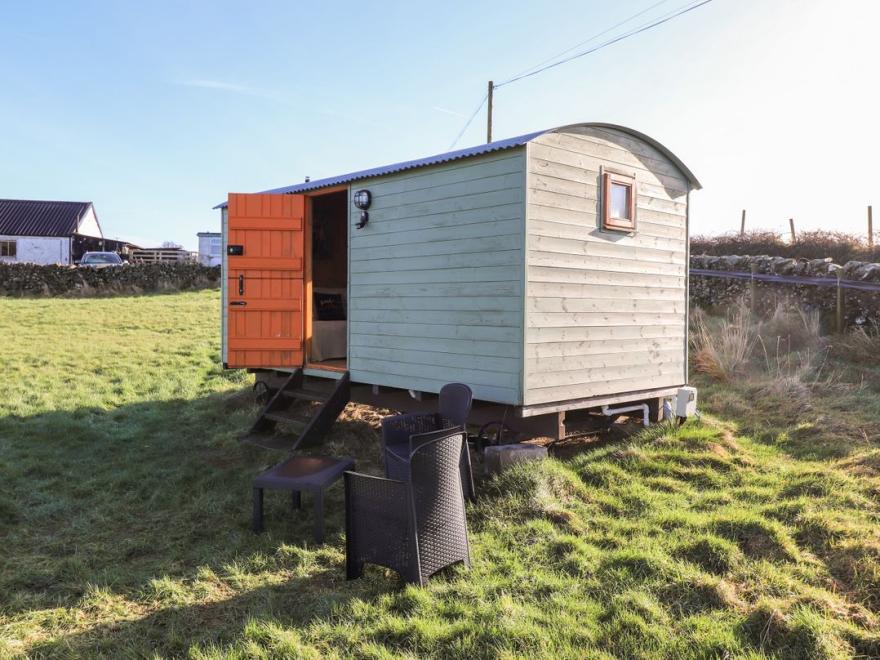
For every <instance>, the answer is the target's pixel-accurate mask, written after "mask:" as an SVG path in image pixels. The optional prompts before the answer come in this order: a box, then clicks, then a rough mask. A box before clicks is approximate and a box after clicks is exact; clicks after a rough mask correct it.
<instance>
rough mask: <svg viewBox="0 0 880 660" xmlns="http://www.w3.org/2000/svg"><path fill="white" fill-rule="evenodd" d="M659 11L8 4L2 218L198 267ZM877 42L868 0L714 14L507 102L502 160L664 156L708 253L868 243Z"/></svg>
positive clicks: (1, 27) (876, 181) (718, 3)
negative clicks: (188, 250)
mask: <svg viewBox="0 0 880 660" xmlns="http://www.w3.org/2000/svg"><path fill="white" fill-rule="evenodd" d="M655 2H656V0H620V1H618V2H614V3H609V2H583V1H582V2H574V1H560V2H550V1H548V2H540V3H538V2H525V1H521V0H504V1H503V2H501V1H498V2H479V3H477V2H472V1H471V2H465V1H457V0H453V1H450V2H445V3H436V2H434V3H427V2H416V1H413V2H374V3H363V2H360V3H354V2H348V1H337V2H333V3H320V2H308V3H306V2H248V3H245V2H186V1H182V2H163V1H156V2H150V3H134V2H94V1H78V2H75V3H72V2H27V3H24V2H21V3H12V2H5V3H3V4H2V6H0V81H2V84H0V126H2V133H0V135H2V149H0V154H2V157H0V197H13V198H35V199H75V200H92V201H94V202H95V204H96V207H97V210H98V215H99V218H100V220H101V223H102V225H103V226H104V230H105V233H106V234H107V235H108V236H114V237H122V238H126V239H129V240H133V241H135V242H141V243H142V244H147V245H153V244H159V243H161V242H162V241H176V242H179V243H182V244H184V245H186V246H187V247H194V246H195V244H196V239H195V233H196V232H197V231H205V230H215V229H217V228H218V226H219V217H218V215H217V213H216V212H214V211H211V206H213V204H214V203H216V202H218V201H220V200H222V199H224V198H225V196H226V193H227V192H230V191H233V192H250V191H256V190H260V189H265V188H269V187H273V186H279V185H286V184H289V183H293V182H296V181H301V180H302V179H303V178H304V177H305V176H306V175H309V176H311V177H312V178H318V177H321V176H328V175H332V174H338V173H342V172H346V171H350V170H355V169H360V168H363V167H370V166H374V165H380V164H384V163H388V162H394V161H397V160H406V159H409V158H414V157H419V156H424V155H429V154H433V153H438V152H442V151H445V150H447V149H448V147H449V146H450V143H451V142H452V140H453V139H454V138H455V136H456V134H457V133H458V132H459V130H460V129H461V127H462V125H463V124H464V122H465V119H466V117H467V116H468V115H470V113H471V112H472V111H473V109H474V107H475V106H476V104H477V103H478V102H479V100H480V98H481V96H482V94H483V93H484V92H485V86H486V81H487V80H488V79H490V78H492V79H495V80H496V81H500V80H503V79H506V78H508V77H510V76H512V75H514V74H516V73H517V72H519V71H520V70H522V69H526V68H528V67H530V66H531V65H534V64H536V63H538V62H540V61H542V60H544V59H546V58H548V57H550V56H552V55H554V54H556V53H558V52H559V51H562V50H564V49H566V48H568V47H569V46H572V45H574V44H576V43H578V42H581V41H584V40H586V39H587V38H589V37H591V36H592V35H594V34H596V33H597V32H601V31H602V30H604V29H606V28H608V27H610V26H612V25H614V24H615V23H617V22H619V21H621V20H623V19H625V18H627V17H628V16H631V15H632V14H635V13H636V12H638V11H641V10H643V9H645V8H647V7H649V6H650V5H652V4H654V3H655ZM684 4H687V2H686V0H667V1H666V2H663V3H662V4H660V5H659V6H657V7H656V8H655V9H654V10H652V11H650V12H649V13H647V14H645V15H643V16H642V17H639V18H638V19H636V20H635V21H633V22H632V23H630V24H627V25H626V26H624V27H623V28H621V29H625V28H627V27H630V26H632V25H637V24H639V23H641V22H644V21H645V20H647V19H649V18H650V17H652V16H657V15H660V14H663V13H665V12H668V11H671V10H673V9H675V8H676V7H679V6H682V5H684ZM878 20H880V3H878V2H873V1H872V0H836V1H834V2H831V1H825V0H810V1H806V0H713V2H710V3H709V4H708V5H706V6H704V7H701V8H699V9H697V10H695V11H693V12H690V13H689V14H687V15H685V16H682V17H680V18H678V19H675V20H674V21H672V22H670V23H668V24H666V25H663V26H661V27H659V28H657V29H655V30H653V31H650V32H647V33H644V34H641V35H638V36H636V37H633V38H631V39H628V40H626V41H624V42H622V43H620V44H616V45H613V46H611V47H609V48H607V49H604V50H603V51H601V52H599V53H595V54H593V55H589V56H587V57H585V58H582V59H580V60H577V61H575V62H572V63H569V64H566V65H563V66H560V67H558V68H556V69H553V70H551V71H548V72H546V73H544V74H542V75H539V76H535V77H533V78H529V79H527V80H524V81H521V82H518V83H515V84H512V85H510V86H508V87H504V88H502V89H500V90H498V92H497V95H496V113H495V136H496V138H501V137H507V136H512V135H517V134H520V133H525V132H527V131H530V130H536V129H541V128H546V127H551V126H556V125H561V124H566V123H572V122H577V121H607V122H613V123H619V124H624V125H628V126H631V127H633V128H636V129H638V130H641V131H643V132H645V133H648V134H649V135H651V136H653V137H655V138H656V139H658V140H660V141H661V142H663V143H664V144H666V145H667V146H668V147H669V148H671V149H672V150H673V151H674V152H675V153H676V154H678V155H679V157H681V158H682V159H683V160H684V161H685V162H686V163H687V164H688V165H689V166H690V167H691V169H692V170H693V171H694V172H695V173H696V174H697V176H698V177H699V178H700V179H701V181H702V183H703V185H704V187H705V189H704V190H703V191H700V192H699V193H697V194H696V195H695V197H694V200H693V201H694V209H693V230H694V232H696V233H716V232H721V231H726V230H730V229H734V228H737V227H738V225H739V214H740V209H742V208H747V209H748V210H749V224H750V226H752V227H762V228H768V229H775V230H782V229H783V228H785V227H787V224H788V222H787V218H788V217H790V216H793V217H795V219H796V223H797V225H798V228H803V229H809V228H820V227H821V228H824V229H840V230H845V231H864V225H865V220H864V217H865V205H867V204H868V203H874V204H875V206H877V207H878V215H880V168H878V167H877V165H876V163H875V162H874V159H875V158H876V154H878V153H880V130H878V128H877V119H876V116H877V113H878V105H880V104H878V89H877V85H878V80H880V78H878V75H877V72H878V70H880V67H878V65H880V54H878V51H877V50H876V47H875V35H874V33H873V30H874V29H875V27H876V25H877V22H878ZM615 33H616V32H614V33H610V34H609V35H607V36H611V35H613V34H615ZM484 122H485V114H484V112H483V113H481V114H480V115H479V116H478V118H477V120H476V121H475V122H474V124H473V125H472V126H471V128H470V129H469V130H468V131H467V132H466V133H465V135H464V136H463V138H462V140H461V141H460V143H459V145H458V146H469V145H472V144H476V143H479V142H481V141H483V140H484V137H485V124H484ZM878 225H880V220H878Z"/></svg>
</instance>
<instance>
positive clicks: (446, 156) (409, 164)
mask: <svg viewBox="0 0 880 660" xmlns="http://www.w3.org/2000/svg"><path fill="white" fill-rule="evenodd" d="M575 127H587V128H608V129H613V130H616V131H620V132H622V133H627V134H629V135H631V136H632V137H635V138H637V139H639V140H641V141H643V142H645V143H647V144H649V145H651V146H652V147H654V148H655V149H657V150H658V151H659V152H660V153H662V154H663V155H664V156H666V157H667V158H668V159H669V160H670V161H671V162H672V163H673V164H674V165H675V166H676V167H677V168H678V169H679V170H680V171H681V173H682V174H683V175H684V176H685V178H686V179H687V180H688V181H689V182H690V184H691V186H693V187H694V188H695V189H700V188H702V186H701V185H700V182H699V181H698V180H697V177H695V176H694V175H693V173H692V172H691V171H690V170H689V169H688V168H687V166H685V164H684V163H682V162H681V160H679V158H678V157H677V156H676V155H675V154H674V153H672V152H671V151H670V150H669V149H667V148H666V147H664V146H663V145H662V144H660V143H659V142H657V141H656V140H655V139H653V138H651V137H648V136H647V135H645V134H644V133H640V132H639V131H636V130H633V129H631V128H627V127H626V126H618V125H617V124H605V123H598V122H584V123H580V124H568V125H567V126H559V127H557V128H549V129H546V130H543V131H535V132H534V133H526V134H524V135H518V136H516V137H512V138H507V139H506V140H497V141H495V142H489V143H487V144H480V145H477V146H476V147H468V148H467V149H459V150H457V151H448V152H446V153H442V154H437V155H435V156H428V157H427V158H418V159H416V160H407V161H403V162H400V163H392V164H391V165H383V166H381V167H373V168H370V169H367V170H359V171H357V172H349V173H348V174H340V175H338V176H332V177H327V178H325V179H315V180H314V181H306V182H303V183H296V184H293V185H290V186H284V187H282V188H271V189H269V190H261V191H260V192H261V193H267V194H273V193H274V194H286V193H304V192H309V191H310V190H317V189H319V188H328V187H330V186H338V185H341V184H343V183H350V182H352V181H359V180H361V179H372V178H373V177H377V176H385V175H387V174H394V173H396V172H402V171H404V170H412V169H416V168H419V167H428V166H429V165H438V164H440V163H448V162H449V161H453V160H460V159H462V158H470V157H472V156H480V155H483V154H488V153H492V152H493V151H503V150H505V149H513V148H515V147H521V146H523V145H525V144H527V143H528V142H531V141H532V140H534V139H535V138H536V137H539V136H541V135H544V134H545V133H554V132H556V131H564V130H565V129H568V128H575ZM225 206H226V202H222V203H220V204H218V205H217V206H215V207H214V208H215V209H219V208H224V207H225Z"/></svg>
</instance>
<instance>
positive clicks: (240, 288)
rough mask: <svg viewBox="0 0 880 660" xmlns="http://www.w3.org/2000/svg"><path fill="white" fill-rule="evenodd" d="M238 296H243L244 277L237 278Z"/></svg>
mask: <svg viewBox="0 0 880 660" xmlns="http://www.w3.org/2000/svg"><path fill="white" fill-rule="evenodd" d="M238 295H240V296H243V295H244V275H239V276H238Z"/></svg>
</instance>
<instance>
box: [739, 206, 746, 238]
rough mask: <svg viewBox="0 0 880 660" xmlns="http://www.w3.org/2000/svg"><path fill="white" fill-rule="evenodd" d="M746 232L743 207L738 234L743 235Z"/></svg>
mask: <svg viewBox="0 0 880 660" xmlns="http://www.w3.org/2000/svg"><path fill="white" fill-rule="evenodd" d="M745 233H746V210H745V209H743V214H742V220H741V221H740V223H739V235H740V236H745Z"/></svg>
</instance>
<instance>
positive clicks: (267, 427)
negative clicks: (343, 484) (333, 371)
mask: <svg viewBox="0 0 880 660" xmlns="http://www.w3.org/2000/svg"><path fill="white" fill-rule="evenodd" d="M350 397H351V378H350V376H349V373H348V372H347V371H346V372H345V373H344V374H342V376H341V377H340V378H338V379H336V380H332V379H326V378H314V377H308V376H306V375H305V374H304V373H303V371H302V369H297V370H296V371H294V372H293V373H292V374H290V377H289V378H288V379H287V380H286V381H284V384H283V385H282V386H281V388H280V389H278V390H277V391H276V392H275V394H274V395H273V396H272V398H270V399H269V402H268V403H267V404H266V405H265V406H264V407H263V410H262V411H260V415H259V416H258V417H257V419H256V421H255V422H254V424H253V426H252V427H251V429H250V431H249V432H248V434H247V435H245V436H244V437H243V438H242V442H245V443H247V444H251V445H255V446H257V447H262V448H264V449H280V450H284V449H287V450H288V451H293V450H295V449H303V448H306V447H313V446H315V445H317V444H319V443H320V442H321V440H322V439H323V438H324V435H325V434H326V433H327V432H328V431H329V430H330V427H331V426H333V422H335V421H336V418H337V417H339V414H340V413H341V412H342V410H343V409H344V408H345V406H346V404H347V403H348V402H349V400H350ZM279 425H281V426H282V427H284V431H285V432H282V433H279V432H278V426H279Z"/></svg>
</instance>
